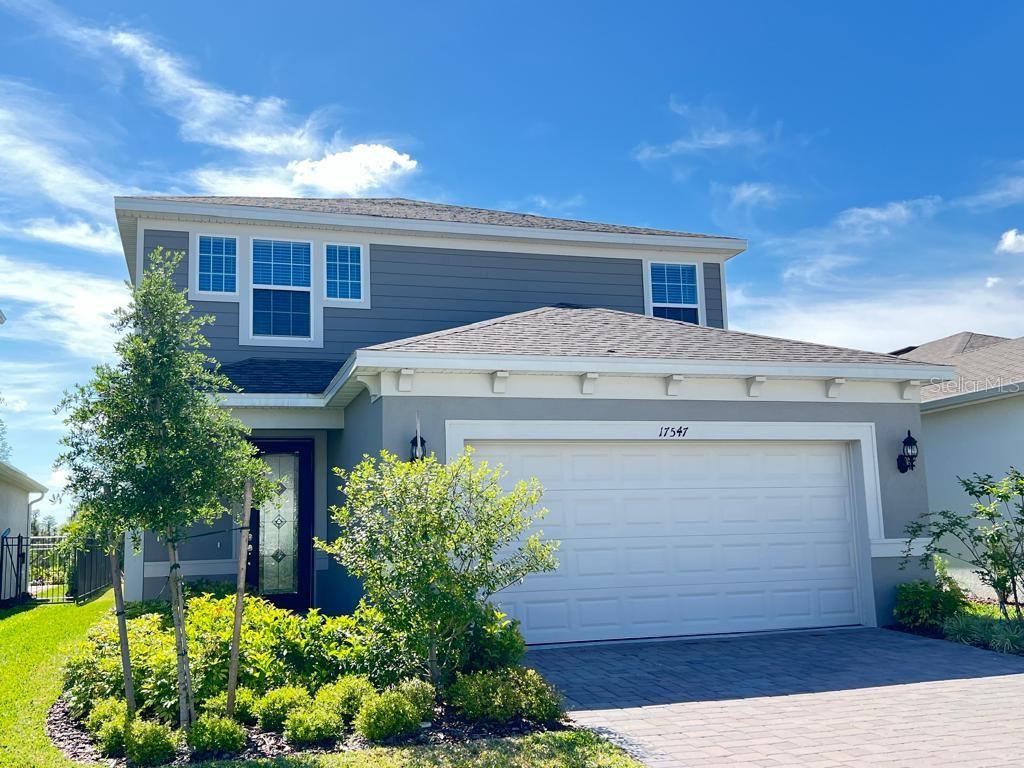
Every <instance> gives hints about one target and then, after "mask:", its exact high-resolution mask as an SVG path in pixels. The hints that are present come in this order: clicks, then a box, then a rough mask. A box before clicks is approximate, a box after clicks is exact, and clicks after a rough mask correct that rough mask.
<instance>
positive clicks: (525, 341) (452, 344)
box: [366, 305, 910, 365]
mask: <svg viewBox="0 0 1024 768" xmlns="http://www.w3.org/2000/svg"><path fill="white" fill-rule="evenodd" d="M366 349H368V350H389V351H396V352H426V353H441V354H494V353H501V354H506V355H557V356H561V357H566V356H570V357H571V356H578V357H610V358H644V359H667V360H736V361H758V362H791V363H887V364H894V363H895V364H897V365H898V364H901V363H908V362H910V361H905V360H901V359H900V358H898V357H893V356H892V355H885V354H880V353H878V352H861V351H858V350H853V349H843V348H841V347H830V346H826V345H824V344H814V343H811V342H806V341H792V340H790V339H777V338H773V337H770V336H758V335H755V334H752V333H743V332H741V331H727V330H722V329H720V328H709V327H707V326H703V325H693V324H691V323H684V322H679V321H676V320H665V319H662V318H657V317H648V316H647V315H640V314H636V313H633V312H621V311H618V310H613V309H599V308H591V307H573V306H565V305H561V306H553V307H541V308H539V309H532V310H529V311H527V312H519V313H517V314H513V315H505V316H503V317H499V318H496V319H493V320H485V321H483V322H481V323H474V324H472V325H464V326H461V327H459V328H452V329H450V330H447V331H437V332H435V333H428V334H425V335H423V336H413V337H412V338H409V339H399V340H398V341H391V342H387V343H385V344H376V345H374V346H371V347H366Z"/></svg>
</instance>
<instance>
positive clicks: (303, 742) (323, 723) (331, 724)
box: [284, 703, 345, 746]
mask: <svg viewBox="0 0 1024 768" xmlns="http://www.w3.org/2000/svg"><path fill="white" fill-rule="evenodd" d="M344 729H345V723H344V722H343V721H342V719H341V715H339V714H338V713H337V712H335V711H334V710H332V709H328V708H327V707H324V706H320V705H318V704H315V703H314V704H309V705H307V706H305V707H302V708H300V709H293V710H292V711H291V712H289V713H288V717H287V718H286V719H285V721H284V737H285V739H287V740H288V741H289V742H291V743H292V744H294V745H295V746H309V745H311V744H322V743H323V742H325V741H333V740H334V739H337V738H338V737H339V736H341V733H342V731H343V730H344Z"/></svg>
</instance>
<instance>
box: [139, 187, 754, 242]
mask: <svg viewBox="0 0 1024 768" xmlns="http://www.w3.org/2000/svg"><path fill="white" fill-rule="evenodd" d="M125 199H128V200H170V201H176V202H182V203H205V204H216V205H236V206H247V207H250V208H277V209H280V210H289V211H306V212H310V213H335V214H350V215H357V216H379V217H381V218H386V219H413V220H421V221H446V222H452V223H459V224H493V225H497V226H504V227H529V228H531V229H552V230H565V231H569V232H608V233H613V234H620V235H661V236H664V237H713V238H717V239H722V240H736V239H737V238H733V237H724V236H721V235H703V234H698V233H695V232H678V231H674V230H668V229H654V228H652V227H630V226H625V225H620V224H602V223H600V222H593V221H581V220H578V219H556V218H553V217H550V216H537V215H534V214H532V213H514V212H512V211H495V210H491V209H488V208H472V207H469V206H465V205H446V204H444V203H432V202H429V201H425V200H409V199H407V198H404V197H346V198H316V197H216V196H205V197H204V196H184V195H153V196H136V197H128V198H125Z"/></svg>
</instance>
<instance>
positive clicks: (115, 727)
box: [94, 717, 129, 757]
mask: <svg viewBox="0 0 1024 768" xmlns="http://www.w3.org/2000/svg"><path fill="white" fill-rule="evenodd" d="M127 725H129V721H128V718H127V717H122V718H116V717H114V718H111V719H109V720H104V721H103V723H102V724H101V725H100V726H99V728H97V730H96V732H95V734H94V738H95V740H96V748H97V749H99V751H100V754H101V755H103V756H104V757H122V756H123V755H124V749H125V726H127Z"/></svg>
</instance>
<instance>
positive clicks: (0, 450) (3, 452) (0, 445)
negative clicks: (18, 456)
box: [0, 395, 11, 461]
mask: <svg viewBox="0 0 1024 768" xmlns="http://www.w3.org/2000/svg"><path fill="white" fill-rule="evenodd" d="M3 404H4V398H3V395H0V406H2V405H3ZM10 460H11V444H10V443H9V442H7V424H6V423H5V422H4V420H3V418H2V417H0V461H10Z"/></svg>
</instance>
